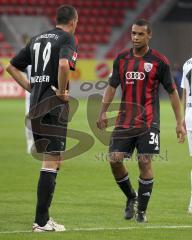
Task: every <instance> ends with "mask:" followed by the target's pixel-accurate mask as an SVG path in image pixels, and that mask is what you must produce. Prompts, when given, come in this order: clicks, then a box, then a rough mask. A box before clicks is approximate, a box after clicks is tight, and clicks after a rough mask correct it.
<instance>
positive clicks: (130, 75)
mask: <svg viewBox="0 0 192 240" xmlns="http://www.w3.org/2000/svg"><path fill="white" fill-rule="evenodd" d="M125 77H126V79H127V80H144V79H145V73H143V72H126V74H125Z"/></svg>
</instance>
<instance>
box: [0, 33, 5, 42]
mask: <svg viewBox="0 0 192 240" xmlns="http://www.w3.org/2000/svg"><path fill="white" fill-rule="evenodd" d="M4 41H5V37H4V34H3V33H2V32H0V43H2V42H4Z"/></svg>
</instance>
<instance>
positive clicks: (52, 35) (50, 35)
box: [35, 33, 59, 41]
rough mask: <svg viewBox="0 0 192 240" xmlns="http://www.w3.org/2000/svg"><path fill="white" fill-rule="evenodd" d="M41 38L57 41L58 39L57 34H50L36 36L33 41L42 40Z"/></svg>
mask: <svg viewBox="0 0 192 240" xmlns="http://www.w3.org/2000/svg"><path fill="white" fill-rule="evenodd" d="M42 38H54V39H55V40H58V39H59V36H58V35H57V34H53V33H50V34H42V35H40V36H38V37H37V38H36V39H35V41H38V40H39V39H42Z"/></svg>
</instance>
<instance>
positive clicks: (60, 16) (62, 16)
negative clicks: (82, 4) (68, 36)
mask: <svg viewBox="0 0 192 240" xmlns="http://www.w3.org/2000/svg"><path fill="white" fill-rule="evenodd" d="M76 14H77V11H76V9H75V8H74V7H73V6H71V5H62V6H60V7H59V8H58V9H57V14H56V23H57V24H67V23H69V21H70V20H72V19H75V18H76Z"/></svg>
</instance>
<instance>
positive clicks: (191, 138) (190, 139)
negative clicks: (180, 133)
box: [187, 131, 192, 156]
mask: <svg viewBox="0 0 192 240" xmlns="http://www.w3.org/2000/svg"><path fill="white" fill-rule="evenodd" d="M187 138H188V144H189V154H190V156H192V131H187Z"/></svg>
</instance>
